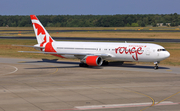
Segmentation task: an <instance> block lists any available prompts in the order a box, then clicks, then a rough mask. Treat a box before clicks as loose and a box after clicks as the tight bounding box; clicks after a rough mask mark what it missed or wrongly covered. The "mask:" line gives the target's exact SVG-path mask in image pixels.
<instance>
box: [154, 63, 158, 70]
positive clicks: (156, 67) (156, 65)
mask: <svg viewBox="0 0 180 111" xmlns="http://www.w3.org/2000/svg"><path fill="white" fill-rule="evenodd" d="M154 64H155V66H154V69H155V70H157V69H159V67H158V64H159V62H154Z"/></svg>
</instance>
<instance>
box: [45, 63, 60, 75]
mask: <svg viewBox="0 0 180 111" xmlns="http://www.w3.org/2000/svg"><path fill="white" fill-rule="evenodd" d="M51 66H52V67H55V66H53V65H51ZM55 68H56V71H54V72H52V73H49V74H46V75H52V74H55V73H56V72H57V71H58V70H59V69H58V68H57V67H55Z"/></svg>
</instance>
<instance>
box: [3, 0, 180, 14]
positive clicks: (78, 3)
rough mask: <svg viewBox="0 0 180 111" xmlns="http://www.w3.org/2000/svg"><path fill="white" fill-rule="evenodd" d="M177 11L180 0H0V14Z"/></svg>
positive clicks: (152, 12)
mask: <svg viewBox="0 0 180 111" xmlns="http://www.w3.org/2000/svg"><path fill="white" fill-rule="evenodd" d="M171 13H178V14H180V0H1V1H0V15H30V14H35V15H89V14H92V15H115V14H171Z"/></svg>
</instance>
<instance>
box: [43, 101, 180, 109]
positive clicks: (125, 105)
mask: <svg viewBox="0 0 180 111" xmlns="http://www.w3.org/2000/svg"><path fill="white" fill-rule="evenodd" d="M151 104H152V103H151V102H145V103H128V104H108V105H91V106H75V107H74V108H71V109H56V110H43V111H68V110H93V109H114V108H132V107H144V106H149V105H151ZM164 105H180V103H173V102H171V101H164V102H161V103H159V104H157V102H156V104H155V105H154V106H164Z"/></svg>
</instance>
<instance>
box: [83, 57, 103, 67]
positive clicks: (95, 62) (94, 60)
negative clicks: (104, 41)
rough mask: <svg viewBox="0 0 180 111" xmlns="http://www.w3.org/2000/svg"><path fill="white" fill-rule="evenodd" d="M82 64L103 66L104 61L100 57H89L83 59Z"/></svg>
mask: <svg viewBox="0 0 180 111" xmlns="http://www.w3.org/2000/svg"><path fill="white" fill-rule="evenodd" d="M81 62H83V63H86V64H87V65H89V66H101V65H102V63H103V59H102V58H101V57H99V56H87V57H85V58H84V59H82V60H81Z"/></svg>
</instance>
